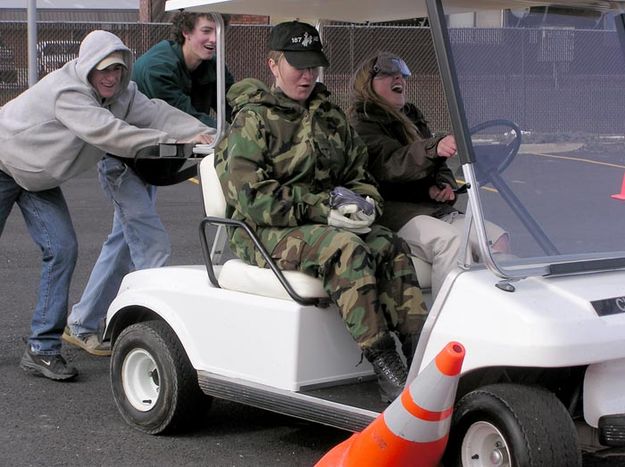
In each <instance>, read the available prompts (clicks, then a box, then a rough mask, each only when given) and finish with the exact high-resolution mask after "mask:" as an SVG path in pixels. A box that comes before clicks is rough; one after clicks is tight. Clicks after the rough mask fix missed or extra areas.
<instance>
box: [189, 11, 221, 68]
mask: <svg viewBox="0 0 625 467" xmlns="http://www.w3.org/2000/svg"><path fill="white" fill-rule="evenodd" d="M182 35H183V36H184V44H183V45H182V54H183V55H184V61H185V63H186V65H187V68H188V69H189V70H191V71H193V70H195V69H196V68H197V67H198V66H199V65H200V63H202V62H203V61H205V60H210V59H211V58H213V56H214V55H215V44H216V42H217V35H216V31H215V22H214V21H212V20H209V19H208V18H206V17H205V16H199V17H198V18H197V20H196V22H195V27H194V28H193V29H192V30H191V31H189V32H184V31H183V33H182Z"/></svg>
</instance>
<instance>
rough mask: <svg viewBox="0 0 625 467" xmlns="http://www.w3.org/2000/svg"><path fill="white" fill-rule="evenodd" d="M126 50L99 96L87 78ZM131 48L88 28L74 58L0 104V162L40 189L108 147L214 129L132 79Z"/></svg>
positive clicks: (130, 152)
mask: <svg viewBox="0 0 625 467" xmlns="http://www.w3.org/2000/svg"><path fill="white" fill-rule="evenodd" d="M115 51H121V52H122V53H123V55H124V61H125V62H126V63H127V64H128V70H126V71H125V72H124V73H123V76H122V82H121V85H120V91H119V92H118V93H117V94H116V95H114V96H113V97H111V98H108V99H105V100H104V101H102V99H101V98H100V97H99V95H98V93H97V92H96V90H95V89H94V88H93V86H91V84H90V83H89V80H88V76H89V73H90V72H91V70H93V69H94V68H95V66H96V65H97V64H98V63H99V62H100V61H101V60H102V59H103V58H105V57H107V56H108V55H110V54H111V53H112V52H115ZM131 71H132V54H131V52H130V50H129V49H128V48H127V47H126V46H125V45H124V44H123V42H122V41H121V40H120V39H119V38H118V37H117V36H115V35H114V34H111V33H109V32H106V31H93V32H91V33H89V34H88V35H87V36H86V37H85V39H84V40H83V41H82V43H81V45H80V51H79V55H78V58H77V59H74V60H71V61H69V62H68V63H66V64H65V65H64V66H63V67H61V68H60V69H58V70H55V71H54V72H52V73H50V74H49V75H47V76H46V77H45V78H43V79H42V80H41V81H39V82H38V83H37V84H35V85H34V86H33V87H31V88H30V89H28V90H26V91H25V92H23V93H22V94H20V95H19V96H17V97H16V98H15V99H13V100H11V101H10V102H8V103H7V104H6V105H4V106H3V107H2V108H1V109H0V170H2V171H3V172H5V173H7V174H9V175H10V176H11V177H13V179H14V180H15V181H16V183H17V184H19V185H20V186H21V187H23V188H25V189H26V190H29V191H41V190H46V189H49V188H53V187H56V186H59V185H60V184H61V183H63V182H64V181H66V180H68V179H69V178H71V177H73V176H75V175H77V174H79V173H81V172H83V171H85V170H87V169H89V168H90V167H92V166H93V165H95V164H96V163H97V162H98V160H100V158H101V157H102V156H103V155H104V154H105V153H106V152H108V153H111V154H114V155H117V156H121V157H134V155H135V153H136V152H137V151H138V150H140V149H142V148H145V147H147V146H150V145H154V144H158V143H163V142H174V141H175V140H190V139H191V138H192V137H194V136H196V135H197V134H199V133H205V132H210V131H214V130H212V129H210V128H209V127H207V126H205V125H203V124H202V123H201V122H200V121H199V120H197V119H195V118H194V117H191V116H189V115H187V114H186V113H184V112H182V111H180V110H178V109H176V108H174V107H172V106H170V105H168V104H167V103H165V102H164V101H162V100H160V99H148V98H147V97H146V96H145V95H144V94H142V93H141V92H139V91H138V90H137V87H136V85H135V83H134V82H131V81H130V73H131Z"/></svg>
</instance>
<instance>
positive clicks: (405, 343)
mask: <svg viewBox="0 0 625 467" xmlns="http://www.w3.org/2000/svg"><path fill="white" fill-rule="evenodd" d="M417 339H418V338H417V336H413V335H400V336H399V342H401V351H402V353H403V354H404V357H406V368H407V369H408V371H410V366H411V365H412V358H413V357H414V353H415V351H416V350H417Z"/></svg>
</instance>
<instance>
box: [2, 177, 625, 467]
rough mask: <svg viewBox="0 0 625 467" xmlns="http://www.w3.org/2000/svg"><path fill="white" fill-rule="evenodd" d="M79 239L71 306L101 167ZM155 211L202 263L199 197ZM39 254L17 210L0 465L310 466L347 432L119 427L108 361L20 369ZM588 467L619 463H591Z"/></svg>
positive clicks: (256, 425)
mask: <svg viewBox="0 0 625 467" xmlns="http://www.w3.org/2000/svg"><path fill="white" fill-rule="evenodd" d="M63 191H64V193H65V196H66V198H67V201H68V204H69V207H70V211H71V213H72V217H73V220H74V225H75V228H76V231H77V234H78V239H79V245H80V251H79V260H78V264H77V267H76V272H75V274H74V280H73V283H72V288H71V294H70V303H75V302H76V301H77V300H78V299H79V297H80V294H81V292H82V289H83V287H84V285H85V284H86V281H87V278H88V274H89V272H90V270H91V267H92V266H93V263H94V262H95V259H96V257H97V254H98V252H99V250H100V246H101V244H102V242H103V241H104V239H105V237H106V235H107V233H108V231H109V229H110V223H111V218H112V208H111V206H110V205H109V203H108V202H107V201H106V200H105V199H104V196H103V195H102V193H101V190H100V188H99V185H98V183H97V179H96V173H95V169H94V170H91V171H89V172H87V173H85V174H83V175H82V176H80V177H77V178H75V179H74V180H72V181H70V182H68V183H67V184H66V185H64V187H63ZM158 205H159V212H160V214H161V217H162V219H163V222H164V224H165V225H166V226H167V228H168V231H169V233H170V236H171V238H172V243H173V256H172V260H171V263H172V264H199V263H200V262H201V250H200V244H199V241H198V233H197V225H198V221H199V219H200V218H201V215H202V207H201V200H200V190H199V187H198V186H197V185H196V184H193V183H191V182H185V183H182V184H180V185H177V186H173V187H164V188H161V189H160V190H159V203H158ZM39 269H40V253H39V252H38V251H37V248H36V247H35V245H34V244H33V242H32V241H31V239H30V237H29V235H28V233H27V231H26V229H25V226H24V222H23V219H22V217H21V214H20V213H19V210H18V209H17V207H15V208H14V211H13V213H12V214H11V216H10V217H9V220H8V222H7V225H6V227H5V230H4V233H3V234H2V236H1V237H0V297H1V299H2V315H1V316H2V325H1V326H0V372H1V376H0V419H1V422H0V424H1V428H0V466H39V465H46V466H55V465H69V466H86V465H88V466H113V465H114V466H134V467H139V466H156V465H158V466H194V465H198V466H199V465H204V466H237V467H244V466H259V465H261V466H311V465H314V464H315V462H316V461H317V460H318V459H320V458H321V457H322V456H323V454H324V453H325V452H327V451H328V450H329V449H330V448H331V447H333V446H334V445H336V444H337V443H339V442H340V441H342V440H344V439H345V438H347V437H348V436H349V435H350V433H347V432H343V431H340V430H335V429H332V428H327V427H324V426H321V425H316V424H313V423H308V422H305V421H301V420H297V419H295V418H290V417H285V416H281V415H277V414H273V413H270V412H266V411H263V410H258V409H255V408H251V407H247V406H243V405H240V404H236V403H231V402H226V401H219V400H217V401H215V402H214V404H213V407H212V409H211V411H210V413H209V414H208V416H207V418H206V421H205V423H203V424H202V425H201V426H200V427H199V428H198V429H197V430H196V431H194V432H192V433H186V434H181V435H176V436H149V435H145V434H143V433H140V432H138V431H136V430H134V429H132V428H130V427H129V426H128V425H126V424H125V422H124V421H123V420H122V418H121V416H120V415H119V414H118V412H117V408H116V407H115V403H114V401H113V398H112V395H111V389H110V384H109V375H108V365H109V359H108V358H106V357H94V356H90V355H88V354H87V353H85V352H83V351H81V350H78V349H76V348H72V347H67V346H66V347H65V348H64V353H65V356H66V357H67V359H68V360H69V361H71V362H72V363H73V364H74V365H75V366H76V367H77V368H78V369H79V371H80V375H79V377H78V378H77V379H76V380H75V381H73V382H64V383H62V382H54V381H50V380H48V379H45V378H41V377H35V376H32V375H29V374H27V373H25V372H24V371H23V370H21V369H20V368H19V360H20V358H21V355H22V353H23V351H24V348H25V338H26V336H27V335H28V334H29V327H30V320H31V316H32V309H33V307H34V304H35V301H36V287H37V284H38V276H39ZM584 465H585V466H603V465H623V464H622V463H621V462H620V461H615V459H612V460H610V459H607V460H602V459H590V458H588V457H587V458H586V460H585V464H584Z"/></svg>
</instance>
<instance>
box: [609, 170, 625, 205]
mask: <svg viewBox="0 0 625 467" xmlns="http://www.w3.org/2000/svg"><path fill="white" fill-rule="evenodd" d="M610 198H613V199H620V200H625V175H623V182H622V183H621V192H620V193H617V194H615V195H610Z"/></svg>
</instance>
